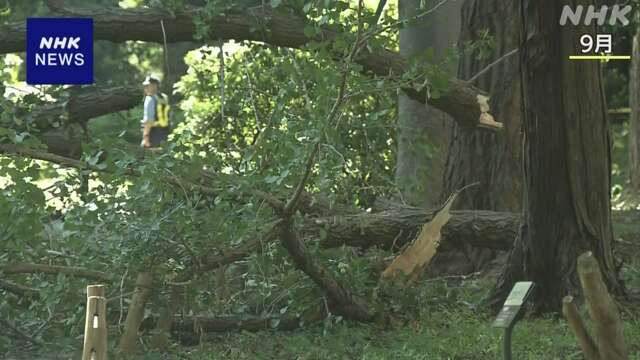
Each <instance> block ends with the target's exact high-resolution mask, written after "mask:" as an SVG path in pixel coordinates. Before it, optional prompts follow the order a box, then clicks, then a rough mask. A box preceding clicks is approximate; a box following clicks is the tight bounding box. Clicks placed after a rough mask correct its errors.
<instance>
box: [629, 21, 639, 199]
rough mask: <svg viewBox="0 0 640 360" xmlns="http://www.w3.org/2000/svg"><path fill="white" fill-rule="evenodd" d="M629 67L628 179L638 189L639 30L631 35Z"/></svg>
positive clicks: (634, 188)
mask: <svg viewBox="0 0 640 360" xmlns="http://www.w3.org/2000/svg"><path fill="white" fill-rule="evenodd" d="M632 52H633V53H632V54H631V66H630V67H629V68H630V70H629V108H631V116H630V118H629V180H630V182H631V187H632V188H633V190H636V191H638V190H640V31H638V32H636V34H635V35H634V36H633V50H632Z"/></svg>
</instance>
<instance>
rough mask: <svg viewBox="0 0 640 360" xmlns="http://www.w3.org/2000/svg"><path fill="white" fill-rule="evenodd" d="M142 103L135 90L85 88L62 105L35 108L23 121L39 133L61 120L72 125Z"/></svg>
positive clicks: (137, 91) (138, 92)
mask: <svg viewBox="0 0 640 360" xmlns="http://www.w3.org/2000/svg"><path fill="white" fill-rule="evenodd" d="M141 101H142V92H141V91H140V89H139V88H137V87H133V86H117V87H110V88H99V87H86V88H81V89H80V92H79V93H75V94H72V95H71V96H70V97H69V99H67V100H65V101H64V102H53V103H48V104H44V105H41V106H39V107H37V108H36V109H34V110H32V111H31V112H30V113H29V114H28V115H27V116H26V118H27V120H28V121H29V122H31V123H34V124H35V125H36V126H37V127H38V128H39V129H41V130H42V129H47V128H50V127H51V123H52V122H53V121H55V120H57V119H60V118H65V120H66V121H68V122H72V123H73V122H86V121H88V120H89V119H92V118H95V117H98V116H102V115H106V114H111V113H114V112H118V111H123V110H128V109H131V108H133V107H134V106H136V105H138V104H140V103H141Z"/></svg>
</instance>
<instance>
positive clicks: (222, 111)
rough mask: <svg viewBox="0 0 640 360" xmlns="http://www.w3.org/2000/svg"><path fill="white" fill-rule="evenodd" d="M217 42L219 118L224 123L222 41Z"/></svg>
mask: <svg viewBox="0 0 640 360" xmlns="http://www.w3.org/2000/svg"><path fill="white" fill-rule="evenodd" d="M219 42H220V43H219V47H220V51H219V52H218V57H219V58H220V72H219V74H218V79H219V81H220V120H221V121H222V122H223V123H224V103H225V100H224V49H223V47H224V41H223V40H222V39H220V40H219Z"/></svg>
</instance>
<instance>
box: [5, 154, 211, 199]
mask: <svg viewBox="0 0 640 360" xmlns="http://www.w3.org/2000/svg"><path fill="white" fill-rule="evenodd" d="M0 153H5V154H14V155H20V156H25V157H29V158H32V159H37V160H44V161H49V162H52V163H56V164H59V165H63V166H66V167H72V168H76V169H80V170H91V171H94V172H100V173H112V172H113V171H112V170H110V169H109V168H102V167H98V166H94V165H90V164H87V163H86V162H83V161H80V160H76V159H71V158H68V157H64V156H60V155H56V154H52V153H49V152H46V151H42V150H36V149H31V148H27V147H23V146H16V145H12V144H0ZM124 174H125V175H130V176H136V177H140V173H139V172H138V171H136V170H135V169H131V168H129V169H125V170H124ZM162 178H163V180H165V181H166V182H167V183H169V184H172V185H176V186H178V187H180V188H182V189H189V190H191V191H198V192H200V193H202V194H206V195H217V194H218V192H219V191H218V190H216V189H213V188H211V187H208V186H204V185H199V184H194V183H192V182H191V181H188V180H186V179H182V178H180V177H178V176H176V175H171V174H167V175H163V176H162Z"/></svg>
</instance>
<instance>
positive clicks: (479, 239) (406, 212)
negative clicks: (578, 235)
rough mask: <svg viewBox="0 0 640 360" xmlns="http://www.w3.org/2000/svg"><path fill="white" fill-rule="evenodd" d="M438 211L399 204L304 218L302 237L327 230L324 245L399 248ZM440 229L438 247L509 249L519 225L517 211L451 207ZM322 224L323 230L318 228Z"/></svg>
mask: <svg viewBox="0 0 640 360" xmlns="http://www.w3.org/2000/svg"><path fill="white" fill-rule="evenodd" d="M437 211H438V209H435V210H424V209H415V208H399V209H393V210H385V211H381V212H378V213H362V214H357V215H355V214H354V215H347V216H334V217H327V218H319V219H313V220H311V221H309V222H305V224H304V227H303V228H302V232H303V234H305V238H310V239H312V238H314V237H317V236H318V235H317V234H319V233H323V234H326V235H325V236H324V237H323V238H321V239H320V245H321V246H322V247H325V248H332V247H339V246H342V245H346V246H354V247H360V248H368V247H372V246H379V247H382V248H385V249H394V250H398V249H400V248H401V247H403V246H404V245H406V244H407V243H409V242H411V241H412V240H413V239H414V238H415V236H416V235H417V233H418V232H419V231H420V229H421V228H422V225H424V223H426V222H428V221H431V219H433V216H434V215H435V213H436V212H437ZM451 215H452V217H451V219H450V220H449V222H448V223H447V225H445V226H444V228H443V229H442V236H443V238H442V241H441V245H440V250H438V251H447V250H452V249H460V248H461V247H463V246H464V245H473V246H475V247H482V248H488V249H495V250H509V249H510V248H511V247H512V246H513V241H514V239H515V238H516V235H517V233H518V228H519V226H520V214H517V213H508V212H494V211H452V212H451ZM319 228H322V229H323V230H324V231H320V230H319Z"/></svg>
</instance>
